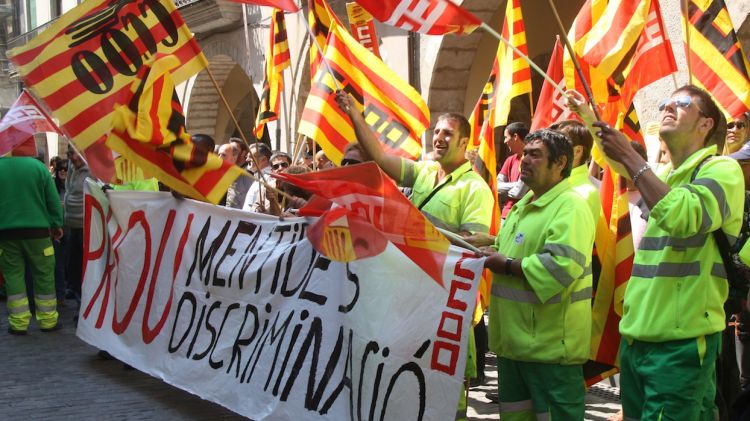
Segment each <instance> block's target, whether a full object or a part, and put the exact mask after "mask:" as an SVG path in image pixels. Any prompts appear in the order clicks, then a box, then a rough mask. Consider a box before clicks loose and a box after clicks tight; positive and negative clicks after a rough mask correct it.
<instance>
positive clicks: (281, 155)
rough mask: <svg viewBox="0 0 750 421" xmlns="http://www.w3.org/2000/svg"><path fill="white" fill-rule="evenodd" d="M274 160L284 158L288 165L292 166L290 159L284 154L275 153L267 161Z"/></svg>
mask: <svg viewBox="0 0 750 421" xmlns="http://www.w3.org/2000/svg"><path fill="white" fill-rule="evenodd" d="M276 158H284V159H286V162H287V163H288V164H289V165H292V157H291V156H289V154H288V153H286V152H281V151H276V152H274V153H273V154H272V155H271V159H269V161H273V160H274V159H276Z"/></svg>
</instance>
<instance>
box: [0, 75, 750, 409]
mask: <svg viewBox="0 0 750 421" xmlns="http://www.w3.org/2000/svg"><path fill="white" fill-rule="evenodd" d="M336 101H337V103H338V106H339V107H340V109H341V110H342V111H343V112H344V113H345V114H346V115H347V116H348V117H349V119H350V120H351V122H352V124H353V126H354V131H355V134H356V142H353V143H351V144H350V145H349V146H348V147H347V148H346V150H345V151H344V155H343V158H342V160H341V162H340V165H356V164H359V163H362V162H365V161H374V162H375V163H377V164H378V165H379V166H380V167H381V169H382V170H383V171H384V172H385V173H386V174H387V175H388V176H390V177H391V178H392V179H393V180H394V181H396V182H397V183H398V184H399V185H400V186H401V187H402V188H403V189H404V190H403V191H404V192H405V193H406V194H407V195H408V197H409V199H410V200H411V202H412V203H413V204H414V205H415V206H416V207H417V208H418V209H420V210H421V211H422V213H423V214H424V215H425V216H426V217H427V219H429V220H430V221H431V222H432V223H433V224H434V225H435V226H437V227H439V228H441V229H444V230H447V231H451V232H453V233H456V234H458V235H460V236H463V237H464V239H465V240H466V241H467V242H469V243H471V244H472V245H474V246H476V247H478V248H479V249H480V250H481V253H480V254H481V255H483V256H485V257H486V260H485V267H486V268H488V269H489V270H491V272H492V273H493V274H494V279H493V282H492V286H491V297H489V302H490V305H489V310H488V312H489V314H488V320H489V323H488V324H487V325H485V323H484V318H481V320H480V321H479V324H477V325H476V327H475V328H474V329H472V330H470V338H469V343H470V346H469V349H470V352H469V353H468V354H469V355H468V357H467V361H466V377H467V378H468V379H471V380H470V381H468V382H467V385H466V386H467V387H470V386H471V385H477V384H482V383H483V382H484V358H483V357H484V354H485V352H487V351H488V350H490V351H492V352H494V353H495V354H496V355H497V357H498V379H499V380H498V383H499V390H498V392H499V393H498V394H497V396H495V397H494V398H495V399H497V400H498V402H499V408H500V413H501V416H502V418H503V419H510V420H515V419H519V420H521V419H523V420H525V419H539V418H540V417H541V418H545V417H548V418H550V419H553V420H557V419H563V420H576V419H583V416H584V409H585V404H584V393H585V390H584V374H583V368H582V367H583V365H584V364H585V363H586V362H587V361H588V360H589V358H590V357H591V335H592V333H591V331H592V328H591V320H592V294H593V293H594V289H595V285H596V279H595V275H596V274H595V270H593V269H592V268H593V267H594V266H595V264H594V261H595V254H596V251H595V247H594V244H595V241H594V240H595V235H596V226H597V222H598V221H599V219H600V217H601V213H602V210H601V198H600V183H601V180H600V178H601V176H602V175H601V174H602V172H601V169H600V168H599V167H598V166H597V165H592V164H591V151H592V149H593V147H594V143H595V140H596V142H597V143H598V145H599V147H600V148H601V150H602V151H603V153H604V154H605V157H606V159H607V162H608V164H609V165H610V166H611V167H612V168H613V169H615V170H616V171H617V172H619V173H620V174H622V175H624V176H625V177H626V178H627V179H628V180H627V190H628V193H629V197H628V200H629V211H630V222H631V227H630V229H631V232H632V239H633V246H634V250H635V255H634V258H633V267H632V273H631V277H630V279H629V281H628V284H627V289H626V293H625V296H624V304H623V308H624V310H623V314H622V320H621V322H620V334H621V335H622V341H621V346H620V350H619V352H620V354H619V355H620V367H621V371H622V372H621V391H622V392H621V394H622V402H623V412H624V413H623V414H622V416H624V418H625V419H677V420H693V419H695V420H698V419H701V420H702V419H714V416H715V411H716V410H717V408H718V410H719V412H720V413H721V416H722V417H723V418H724V419H729V417H730V416H731V414H732V411H735V413H739V411H742V405H741V404H742V402H743V396H744V395H743V392H744V391H747V390H748V389H750V352H747V353H746V352H744V348H745V347H744V345H745V344H746V343H748V342H750V326H749V325H748V324H747V323H748V321H749V320H750V314H749V313H748V311H747V309H746V303H747V300H746V297H747V292H748V280H750V270H749V269H748V267H747V266H746V265H745V262H746V260H743V258H744V257H745V255H746V254H750V253H749V252H750V250H747V249H745V248H743V246H744V245H745V244H746V240H747V238H748V237H749V236H750V213H748V209H750V144H748V143H747V140H748V131H749V130H750V115H749V114H748V113H745V114H743V115H739V116H736V117H735V118H733V119H731V120H730V121H728V122H727V121H726V120H725V118H724V117H723V115H722V114H721V112H720V110H719V108H718V107H717V105H716V104H715V103H714V101H713V100H712V98H711V97H710V95H708V94H707V93H706V92H705V91H703V90H701V89H699V88H696V87H694V86H691V85H686V86H683V87H681V88H679V89H677V90H676V91H675V92H674V93H673V94H672V95H671V96H670V97H669V98H667V99H665V100H664V101H663V102H662V103H661V104H660V105H659V110H660V112H661V114H660V116H661V119H660V129H659V136H660V139H661V142H662V149H661V153H660V156H659V157H656V158H654V159H652V160H651V162H649V160H648V157H647V154H646V151H645V149H644V148H643V146H642V145H641V144H639V143H637V142H631V141H629V140H628V139H627V138H626V137H625V136H624V135H623V134H622V133H621V132H619V131H618V130H615V129H613V128H612V127H610V126H609V125H607V124H606V123H603V122H600V121H596V118H595V116H594V113H593V111H592V110H591V108H589V106H588V105H586V102H585V101H584V98H583V97H582V96H581V94H579V93H577V92H575V91H570V92H568V93H567V106H568V107H569V108H570V109H571V110H572V111H573V112H575V113H576V114H577V115H578V117H579V118H580V121H579V120H567V121H562V122H559V123H556V124H554V125H553V126H551V127H549V128H546V129H541V130H536V131H533V132H529V129H528V126H527V125H526V124H525V123H522V122H513V123H511V124H509V125H507V126H506V127H505V131H504V143H505V145H506V146H507V149H508V152H509V156H508V157H507V158H506V160H505V161H504V162H503V164H502V165H501V166H500V170H499V172H498V174H497V187H498V188H497V190H498V197H493V193H492V190H491V189H490V187H489V186H488V185H487V183H486V181H485V180H484V179H483V178H482V177H481V176H480V175H479V174H478V173H477V172H476V171H474V170H473V168H472V162H471V159H468V158H467V156H469V157H471V154H470V153H468V154H467V146H468V143H469V136H470V131H471V129H470V126H469V122H468V121H467V119H466V118H465V117H464V116H463V115H460V114H456V113H449V114H444V115H441V116H439V117H438V119H437V123H436V125H435V127H434V130H433V133H432V151H431V152H430V153H429V159H425V160H421V161H416V162H415V161H411V160H409V159H405V158H402V157H398V156H395V155H391V154H388V153H386V152H384V151H383V149H382V148H381V146H380V143H379V141H378V139H377V136H376V134H375V133H374V132H373V131H372V130H371V129H370V127H369V126H368V125H367V123H366V122H365V120H364V118H363V116H362V114H361V113H360V112H359V111H358V109H357V107H356V106H355V105H354V102H353V99H352V98H351V97H349V95H348V94H346V93H344V92H338V93H337V95H336ZM192 140H193V143H194V144H195V145H196V147H197V148H199V149H200V150H202V151H214V152H216V153H217V154H218V155H219V156H220V157H221V158H222V159H224V160H225V161H227V162H229V163H231V164H235V165H238V166H240V167H242V168H243V169H244V170H246V172H247V175H248V176H241V177H239V178H237V179H236V180H235V181H234V182H233V183H232V185H231V186H230V187H229V188H228V190H227V192H226V194H225V196H224V197H223V199H222V200H221V202H220V205H221V206H226V207H230V208H235V209H243V210H248V211H253V212H260V213H266V214H271V215H276V216H285V215H294V214H295V213H296V210H297V209H299V208H300V207H302V206H304V204H305V203H306V201H307V200H308V199H309V197H310V195H309V193H307V192H305V191H303V190H301V189H299V188H297V187H295V186H292V185H289V184H286V183H283V182H277V181H276V179H275V178H274V177H272V176H271V175H272V174H274V173H282V172H287V173H290V174H303V173H307V172H310V171H321V170H327V169H330V168H334V167H336V165H335V164H334V163H333V162H331V160H330V159H328V158H327V157H326V156H325V153H324V152H323V151H322V150H318V151H310V152H303V153H302V154H301V155H302V156H301V157H300V158H299V159H297V160H296V161H295V160H294V158H293V157H292V156H291V155H290V154H288V153H286V152H283V151H273V150H271V148H270V147H269V146H268V145H266V144H264V143H261V142H258V143H251V144H249V145H248V144H246V143H245V142H244V141H243V140H242V139H239V138H230V139H228V140H227V141H225V142H223V143H222V144H220V145H217V144H216V142H215V141H214V139H212V138H211V137H210V136H207V135H200V134H198V135H194V136H193V137H192ZM88 177H91V173H90V171H89V169H88V167H87V165H86V162H85V161H84V160H83V159H82V157H81V156H80V155H79V154H78V153H77V152H76V150H75V149H74V148H72V147H69V148H68V150H67V156H66V157H65V158H63V157H55V158H53V159H52V160H51V161H50V163H49V167H46V166H45V165H44V164H43V163H41V162H39V161H38V160H36V159H34V158H30V157H29V158H16V157H14V158H7V157H6V158H0V207H2V209H3V212H2V213H0V272H1V273H2V275H3V277H4V279H5V282H4V285H3V287H2V288H3V290H2V292H3V295H5V296H6V297H7V298H6V299H7V303H8V305H7V307H8V311H9V315H8V321H9V329H8V331H9V333H10V334H13V335H25V334H27V332H28V327H29V324H30V322H31V318H32V312H33V313H34V314H35V317H36V320H37V322H38V324H39V327H40V329H41V331H43V332H51V331H55V330H58V329H60V328H61V327H62V323H61V321H59V320H58V318H59V316H58V313H57V306H60V305H67V304H66V303H67V302H71V303H72V305H77V306H79V305H80V296H81V276H82V274H81V263H82V260H83V228H84V227H83V201H84V197H83V191H84V190H83V189H84V181H85V179H86V178H88ZM153 186H154V187H153V188H154V189H155V188H157V187H156V184H153ZM496 200H499V201H500V204H501V209H502V211H501V218H502V221H501V224H500V226H501V230H500V232H499V234H498V235H496V236H493V235H490V234H489V229H490V226H492V225H493V221H492V218H493V212H492V208H493V206H494V203H495V201H496ZM494 222H497V221H494ZM27 291H28V294H27ZM30 299H32V301H31V302H30V301H29V300H30ZM66 300H70V301H66ZM74 322H75V320H74ZM748 393H750V392H748ZM744 399H746V400H747V399H749V398H747V397H746V398H744ZM733 404H734V409H733V407H732V405H733ZM466 405H467V402H466V394H465V392H464V391H462V393H461V397H460V399H459V407H458V410H457V416H456V419H465V418H466Z"/></svg>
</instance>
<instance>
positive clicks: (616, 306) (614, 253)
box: [584, 167, 634, 385]
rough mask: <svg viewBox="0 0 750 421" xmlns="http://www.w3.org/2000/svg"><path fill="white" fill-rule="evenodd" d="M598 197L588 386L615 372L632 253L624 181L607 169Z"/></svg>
mask: <svg viewBox="0 0 750 421" xmlns="http://www.w3.org/2000/svg"><path fill="white" fill-rule="evenodd" d="M600 194H601V198H602V215H601V217H600V218H599V221H598V224H597V227H596V228H597V229H596V237H595V244H596V251H597V256H598V259H599V262H600V263H601V273H600V275H599V278H598V282H597V284H596V288H595V292H594V299H593V301H592V309H591V316H592V325H591V361H589V362H588V363H586V364H585V365H584V376H585V378H586V383H587V384H588V385H592V384H594V383H596V382H598V381H600V380H602V379H604V378H607V377H609V376H611V375H612V374H615V373H617V371H618V370H617V366H618V358H617V356H618V353H619V349H620V332H619V329H618V326H619V323H620V318H621V317H622V302H623V297H624V296H625V287H626V286H627V282H628V279H629V278H630V272H631V270H632V268H633V254H634V249H633V236H632V233H631V225H630V211H629V208H628V191H627V186H626V184H625V178H623V177H622V176H620V175H618V174H617V173H615V172H614V171H612V170H611V169H610V168H609V167H606V168H605V170H604V177H603V178H602V184H601V187H600Z"/></svg>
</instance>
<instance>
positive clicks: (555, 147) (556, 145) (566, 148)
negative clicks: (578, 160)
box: [524, 129, 573, 178]
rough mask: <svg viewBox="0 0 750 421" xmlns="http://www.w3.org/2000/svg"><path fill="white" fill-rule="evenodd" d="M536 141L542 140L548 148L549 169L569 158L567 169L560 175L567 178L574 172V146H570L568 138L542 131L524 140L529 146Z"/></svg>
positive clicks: (555, 132) (560, 134)
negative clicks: (561, 160)
mask: <svg viewBox="0 0 750 421" xmlns="http://www.w3.org/2000/svg"><path fill="white" fill-rule="evenodd" d="M534 140H541V141H542V143H543V144H544V146H545V147H546V148H547V152H548V154H549V163H548V164H547V168H551V167H552V164H553V163H555V162H557V161H559V160H560V158H562V157H563V156H564V157H566V158H567V162H566V163H565V167H564V168H563V170H562V172H561V173H560V175H562V177H563V178H567V177H568V176H569V175H570V172H571V171H572V170H573V145H571V144H570V141H569V140H568V138H567V137H565V136H564V135H563V134H562V133H560V132H557V131H554V130H549V129H540V130H535V131H533V132H531V133H529V134H528V135H527V136H526V138H524V143H525V144H528V143H530V142H532V141H534Z"/></svg>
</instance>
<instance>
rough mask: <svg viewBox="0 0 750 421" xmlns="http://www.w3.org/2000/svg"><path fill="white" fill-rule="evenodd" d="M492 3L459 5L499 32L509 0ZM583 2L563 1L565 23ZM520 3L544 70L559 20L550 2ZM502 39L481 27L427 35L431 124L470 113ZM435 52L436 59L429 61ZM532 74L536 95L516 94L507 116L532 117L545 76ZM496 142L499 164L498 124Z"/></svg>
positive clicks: (471, 0)
mask: <svg viewBox="0 0 750 421" xmlns="http://www.w3.org/2000/svg"><path fill="white" fill-rule="evenodd" d="M507 1H509V0H507ZM492 3H494V4H490V3H489V2H487V1H486V0H464V1H463V2H462V3H461V6H462V7H463V8H465V9H467V10H468V11H470V12H472V13H474V14H475V15H476V16H477V17H479V18H480V19H481V20H482V21H484V22H487V24H488V25H490V26H491V27H493V28H495V29H496V30H497V31H498V32H500V31H501V29H502V23H503V19H504V17H505V7H506V1H500V2H497V3H495V2H492ZM498 3H499V4H498ZM558 3H562V2H558ZM583 3H584V0H571V1H570V2H566V3H565V7H564V8H558V12H559V14H560V18H561V20H562V21H563V25H565V26H566V28H567V27H569V26H570V25H571V24H572V22H573V19H575V16H576V14H577V13H578V11H579V10H580V8H581V6H582V5H583ZM521 8H522V11H523V17H524V24H525V27H526V43H527V46H528V50H529V57H531V59H532V60H533V61H534V63H536V64H537V65H538V66H539V67H540V68H542V69H543V70H546V69H547V65H548V64H549V59H550V56H551V53H552V48H553V47H554V43H555V35H557V33H558V30H557V27H558V26H557V23H556V22H555V20H554V17H553V15H552V13H551V11H550V10H549V7H548V6H547V5H546V2H541V3H540V2H536V1H533V0H521ZM498 42H499V41H498V40H497V39H496V38H495V37H494V36H492V35H491V34H489V33H487V32H485V31H484V30H482V29H477V30H476V31H475V32H474V33H472V34H470V35H462V36H453V35H447V36H443V37H439V38H438V37H435V38H433V39H429V38H428V39H427V40H425V43H424V44H425V45H424V46H423V51H422V57H423V58H427V60H422V62H423V63H425V62H427V63H429V62H432V63H433V64H432V67H431V68H430V67H429V64H428V65H427V67H428V68H424V69H422V72H421V74H422V75H423V77H424V76H425V75H426V76H427V77H428V78H429V81H423V83H422V89H423V90H424V91H427V95H426V97H427V105H428V107H429V108H430V115H431V117H432V123H433V124H434V123H435V121H436V119H437V117H438V116H439V115H440V114H443V113H445V112H458V113H463V114H464V115H465V116H466V117H467V118H468V116H469V115H470V114H471V112H472V109H473V108H474V105H475V104H476V101H477V99H478V98H479V96H480V94H481V92H482V88H483V87H484V84H485V83H486V81H487V77H488V75H489V73H490V70H491V68H492V63H493V60H494V58H495V52H496V51H497V46H498ZM431 57H434V59H433V60H431V61H430V60H429V58H431ZM531 78H532V79H531V83H532V88H533V92H532V97H531V98H529V97H518V98H516V99H515V100H514V101H513V102H512V104H511V111H510V116H509V118H508V121H526V122H530V120H531V109H530V104H532V103H533V104H534V106H536V102H537V99H538V96H539V91H540V90H541V88H542V83H543V77H542V76H541V75H538V74H536V73H535V72H533V71H532V73H531ZM428 143H429V142H428ZM495 143H496V145H495V150H496V151H497V154H498V163H502V162H503V161H504V158H505V156H506V154H507V149H506V148H505V145H504V144H503V132H502V128H498V129H496V132H495ZM499 165H500V164H499ZM499 165H498V169H499Z"/></svg>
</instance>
